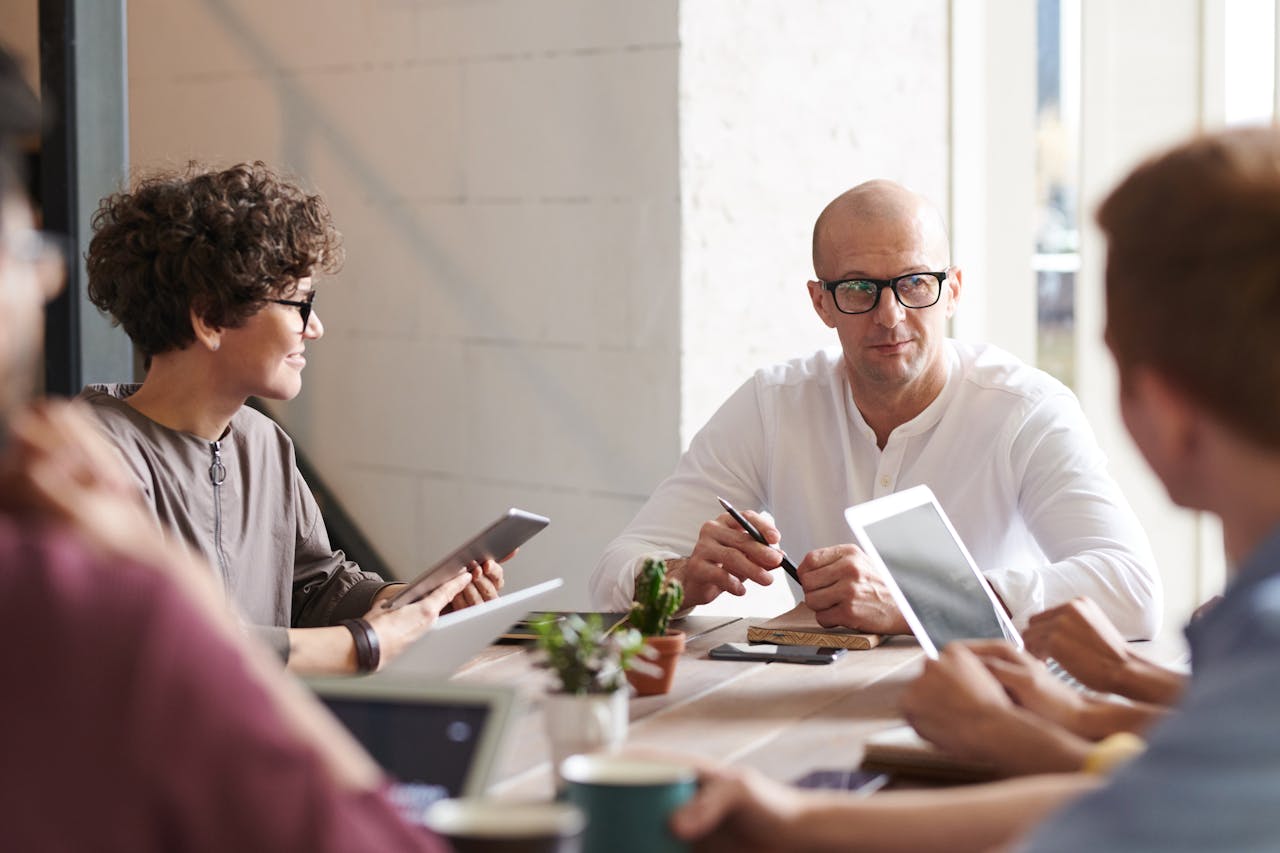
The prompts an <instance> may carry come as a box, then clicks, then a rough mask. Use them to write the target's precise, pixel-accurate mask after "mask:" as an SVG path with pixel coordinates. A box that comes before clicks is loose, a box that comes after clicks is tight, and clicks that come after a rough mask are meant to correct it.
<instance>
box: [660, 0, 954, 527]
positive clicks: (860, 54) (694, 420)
mask: <svg viewBox="0 0 1280 853" xmlns="http://www.w3.org/2000/svg"><path fill="white" fill-rule="evenodd" d="M947 25H948V18H947V4H946V2H945V0H901V2H895V3H850V2H847V0H800V2H785V3H783V2H777V0H685V2H683V3H681V4H680V42H681V57H680V183H681V198H682V211H683V220H682V240H681V253H682V257H681V268H682V273H681V279H682V282H683V290H682V294H681V309H682V323H681V327H682V333H681V352H682V370H681V378H682V385H683V388H682V398H681V399H682V403H681V412H682V414H681V427H680V429H681V438H682V442H683V443H684V444H687V443H688V440H689V439H690V438H691V437H692V435H693V433H694V432H696V431H697V430H698V428H699V427H701V425H702V424H703V423H705V422H706V420H707V418H708V416H710V414H711V413H712V412H713V411H715V409H716V408H717V407H718V406H719V404H720V403H721V402H722V401H723V400H724V399H725V398H726V397H727V396H728V395H729V393H730V392H731V391H732V390H733V389H734V388H736V387H737V386H738V385H740V384H741V383H742V382H743V380H745V379H746V378H747V377H748V376H749V375H750V374H751V373H752V372H753V371H754V370H755V369H756V368H758V367H761V366H763V365H766V364H770V363H772V362H775V361H779V360H782V359H785V358H789V357H791V356H794V355H797V354H802V353H808V352H812V351H813V350H815V349H817V348H818V347H821V346H827V345H830V344H835V343H836V342H837V341H836V337H835V333H834V332H832V331H830V330H829V329H827V328H826V327H825V326H824V325H823V324H822V322H821V321H820V320H819V319H818V317H817V316H816V315H815V314H814V312H813V308H812V306H811V305H810V303H809V297H808V293H807V290H806V288H805V282H807V281H808V280H809V279H810V278H812V277H813V263H812V259H811V251H810V247H811V238H812V232H813V222H814V220H815V219H817V216H818V214H819V212H821V210H822V208H823V207H824V206H826V204H827V202H829V201H830V200H831V199H832V198H834V197H835V196H837V195H839V194H840V193H841V192H843V191H844V190H846V189H848V188H850V187H852V186H854V185H856V184H858V183H861V182H862V181H865V180H869V179H871V178H891V179H893V180H896V181H899V182H902V183H904V184H906V185H908V186H910V187H912V188H913V189H916V190H918V191H919V192H922V193H924V194H925V195H926V196H928V197H930V198H931V199H933V200H934V201H935V202H936V203H937V204H938V205H939V207H941V208H942V209H944V210H945V209H946V207H947V190H948V165H949V164H948V157H949V153H948V152H949V145H948V143H949V139H948V136H949V134H948V126H947V121H946V117H947V115H948V70H947V60H948V28H947ZM708 517H710V516H708Z"/></svg>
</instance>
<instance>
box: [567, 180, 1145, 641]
mask: <svg viewBox="0 0 1280 853" xmlns="http://www.w3.org/2000/svg"><path fill="white" fill-rule="evenodd" d="M813 267H814V274H815V279H814V280H812V281H810V282H809V283H808V294H809V300H810V301H811V302H812V304H813V309H814V311H815V312H816V313H817V315H818V317H819V318H820V319H821V320H822V322H823V323H824V324H826V326H827V327H828V328H831V329H835V331H836V335H837V336H838V338H839V340H840V346H839V347H832V348H830V349H824V350H819V351H818V352H815V353H813V354H812V355H809V356H807V357H804V358H799V359H794V360H792V361H788V362H785V363H782V364H777V365H774V366H772V367H767V368H764V369H763V370H760V371H759V372H757V373H756V374H755V376H753V377H752V378H751V379H750V380H748V381H747V382H746V383H745V384H744V385H743V386H742V387H741V388H739V389H738V390H737V391H736V392H735V393H734V394H733V395H732V396H731V397H730V398H729V399H728V400H727V401H726V402H725V403H724V405H722V406H721V408H720V409H719V411H717V412H716V413H715V414H714V415H713V416H712V418H711V420H710V421H709V422H708V423H707V425H706V426H705V427H704V428H703V429H702V430H701V431H700V432H699V433H698V434H697V435H696V436H694V439H693V441H692V443H691V444H690V446H689V449H688V451H687V452H686V453H685V454H684V456H683V457H682V458H681V459H680V462H679V464H678V465H677V466H676V470H675V472H674V473H672V475H671V476H670V477H668V478H667V479H666V480H665V481H664V482H663V483H661V484H660V485H659V486H658V488H657V490H656V491H655V492H654V493H653V495H652V496H651V497H650V499H649V501H648V502H647V503H646V504H645V505H644V507H643V508H641V510H640V512H639V513H638V514H637V515H636V517H635V518H634V519H633V520H632V522H631V523H630V524H629V525H628V526H627V528H626V530H624V531H623V533H622V534H621V535H620V536H619V537H618V538H617V539H615V540H614V541H613V542H612V543H610V545H609V546H608V547H607V548H606V550H605V553H604V555H603V556H602V558H601V560H600V562H599V564H598V565H597V566H596V569H595V572H594V573H593V574H592V578H591V593H592V597H593V600H594V602H595V604H596V605H597V606H599V607H602V608H606V609H613V610H620V609H625V607H626V606H627V603H628V602H629V601H630V600H631V598H632V594H633V590H634V585H635V577H636V574H637V572H638V570H639V568H640V566H641V565H642V564H643V562H644V559H645V558H649V557H654V558H657V557H661V558H663V559H666V560H667V561H668V565H669V567H670V570H671V574H672V575H673V576H674V577H676V578H679V579H680V580H681V581H682V582H683V583H684V585H685V601H686V605H692V606H698V605H701V606H702V608H703V610H704V611H707V612H732V613H737V614H740V615H752V616H770V615H775V614H777V613H780V612H782V611H784V610H787V609H789V608H791V607H792V606H794V604H795V602H796V600H797V599H799V598H801V597H803V600H804V602H805V603H806V604H807V605H808V606H809V607H810V608H812V609H813V611H814V612H815V614H816V615H817V619H818V622H819V623H820V624H822V625H824V626H828V627H837V626H843V627H847V628H853V629H856V630H862V631H870V632H875V633H907V632H908V627H907V625H906V623H905V621H904V620H903V617H902V614H901V613H900V612H899V611H898V608H897V606H896V605H895V604H894V602H893V599H892V597H891V596H890V595H889V592H888V590H887V588H886V587H885V585H884V582H883V581H882V580H881V578H880V577H879V575H878V574H877V572H876V570H875V569H874V568H873V567H872V566H871V565H870V562H869V561H868V559H867V558H866V555H865V554H863V553H862V552H861V551H860V550H859V549H858V547H857V546H856V545H854V544H852V543H851V542H850V541H849V540H850V539H851V538H852V536H851V534H850V531H849V528H848V525H847V524H846V522H845V519H844V510H845V508H846V507H848V506H852V505H853V504H857V503H861V502H863V501H866V500H870V499H871V498H875V497H880V496H881V495H886V494H889V493H891V492H896V491H900V490H902V489H905V488H908V487H910V486H914V485H918V484H922V483H923V484H927V485H928V486H930V487H931V488H932V489H933V491H934V493H935V494H936V495H937V496H938V499H939V501H940V502H941V504H942V506H943V508H944V509H945V510H946V512H947V514H948V515H949V516H950V517H951V519H952V522H953V523H954V524H955V526H956V529H957V531H958V532H959V534H960V536H961V538H962V539H963V540H964V542H965V544H966V545H967V546H968V548H969V551H970V553H971V554H972V555H973V557H974V560H975V561H976V562H977V564H978V566H979V567H980V568H981V569H982V570H983V572H984V573H985V574H986V576H987V578H988V579H989V580H990V581H991V583H992V585H993V586H994V588H995V590H996V592H997V594H998V595H999V596H1000V598H1001V600H1002V601H1003V603H1004V605H1005V606H1006V608H1008V610H1009V611H1010V613H1011V614H1012V615H1013V616H1014V618H1015V621H1017V622H1025V620H1026V619H1027V618H1028V617H1030V616H1031V615H1032V614H1034V613H1037V612H1039V611H1041V610H1044V609H1045V608H1047V607H1051V606H1054V605H1057V604H1061V603H1063V602H1065V601H1068V600H1070V599H1071V598H1073V597H1075V596H1079V595H1087V596H1089V597H1090V598H1092V599H1094V600H1095V601H1096V602H1097V603H1098V604H1099V605H1100V606H1101V608H1102V609H1103V611H1104V612H1105V613H1106V614H1107V616H1108V617H1110V618H1111V620H1112V621H1113V622H1114V623H1115V624H1116V626H1117V627H1119V628H1120V630H1121V631H1122V632H1123V633H1124V635H1125V636H1126V637H1129V638H1131V639H1138V638H1146V637H1151V636H1153V635H1154V634H1155V632H1156V631H1157V630H1158V627H1159V621H1160V610H1161V586H1160V579H1159V575H1158V574H1157V572H1156V570H1155V566H1154V560H1153V558H1152V555H1151V549H1150V545H1149V543H1148V542H1147V539H1146V536H1145V534H1144V533H1143V531H1142V528H1141V526H1140V525H1139V524H1138V521H1137V519H1136V518H1135V517H1134V514H1133V512H1132V510H1131V509H1130V508H1129V506H1128V505H1127V503H1126V502H1125V500H1124V497H1123V496H1122V495H1121V493H1120V490H1119V488H1118V487H1117V486H1116V484H1115V482H1114V481H1113V480H1112V479H1111V477H1110V476H1109V475H1108V474H1107V472H1106V462H1105V459H1104V457H1103V454H1102V452H1101V450H1100V449H1099V447H1098V445H1097V442H1096V440H1095V439H1094V437H1093V434H1092V432H1091V431H1090V429H1089V426H1088V424H1087V422H1086V421H1085V418H1084V415H1083V413H1082V412H1081V410H1080V406H1079V403H1078V402H1077V401H1076V399H1075V397H1074V395H1073V394H1072V393H1071V391H1070V390H1069V389H1067V388H1066V387H1065V386H1064V385H1062V383H1060V382H1058V381H1057V380H1055V379H1053V378H1052V377H1051V376H1049V375H1048V374H1046V373H1043V372H1041V371H1039V370H1036V369H1035V368H1032V367H1029V366H1028V365H1025V364H1023V363H1022V362H1020V361H1018V360H1017V359H1016V358H1014V357H1013V356H1012V355H1010V354H1009V353H1007V352H1004V351H1002V350H1000V349H998V348H996V347H993V346H987V345H982V344H971V343H963V342H960V341H956V340H951V339H948V338H947V337H946V324H947V320H948V318H950V317H951V316H952V315H953V314H954V313H955V311H956V308H957V305H958V303H959V299H960V294H961V290H962V284H963V276H962V274H961V271H960V268H959V267H957V266H955V265H953V264H951V262H950V244H949V241H948V238H947V233H946V229H945V226H944V224H943V220H942V216H941V215H940V214H939V212H938V211H937V209H936V208H934V207H933V206H932V205H931V204H929V202H928V201H926V200H925V199H923V198H921V197H920V196H918V195H916V194H915V193H912V192H910V191H908V190H907V189H905V188H903V187H901V186H898V185H897V184H894V183H892V182H889V181H871V182H868V183H865V184H861V185H859V186H857V187H854V188H853V189H851V190H849V191H848V192H846V193H844V194H842V195H840V196H839V197H838V198H836V199H835V200H834V201H832V202H831V203H830V204H829V205H827V207H826V209H825V210H823V211H822V214H821V215H820V216H819V217H818V220H817V222H816V223H815V225H814V232H813ZM717 495H720V496H723V497H724V498H726V499H727V500H728V501H729V502H730V503H732V504H734V505H735V506H736V507H737V508H739V509H741V510H747V513H746V515H747V517H748V518H749V519H750V520H751V521H753V522H754V523H755V524H756V525H757V527H758V528H759V529H760V531H761V532H762V533H763V534H764V535H765V537H766V538H767V539H768V540H769V541H770V542H773V543H778V542H780V540H781V537H782V535H783V534H785V536H786V541H785V542H781V544H782V545H783V546H784V547H785V548H786V550H787V551H788V553H789V554H790V555H791V557H792V559H796V558H797V557H802V559H800V562H799V563H798V565H797V574H798V575H799V579H800V584H799V586H797V585H795V584H794V583H791V582H789V581H788V579H787V578H786V576H785V575H784V574H783V573H782V572H781V571H779V570H778V566H779V563H780V561H781V554H780V553H779V552H778V550H776V549H774V548H768V547H765V546H763V545H760V544H758V543H756V542H754V541H753V540H752V539H751V538H750V537H749V536H748V535H747V534H746V533H745V532H744V531H743V530H742V528H740V527H739V526H738V525H737V524H736V523H734V521H733V520H732V519H731V518H730V517H729V516H728V515H719V516H715V517H711V512H710V511H712V510H715V509H716V508H717V507H718V505H717V503H716V496H717ZM756 510H758V511H760V512H759V513H757V512H755V511H756ZM708 518H710V520H706V519H708ZM726 593H727V594H726Z"/></svg>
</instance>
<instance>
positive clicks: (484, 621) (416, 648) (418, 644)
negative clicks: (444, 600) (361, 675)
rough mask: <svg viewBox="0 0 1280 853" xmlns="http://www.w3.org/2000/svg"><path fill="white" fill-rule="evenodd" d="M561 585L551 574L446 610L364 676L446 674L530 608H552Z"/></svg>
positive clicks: (446, 675) (377, 677)
mask: <svg viewBox="0 0 1280 853" xmlns="http://www.w3.org/2000/svg"><path fill="white" fill-rule="evenodd" d="M563 585H564V581H563V580H561V579H560V578H553V579H551V580H549V581H543V582H542V583H540V584H535V585H534V586H531V587H529V588H527V589H522V590H518V591H516V592H507V593H503V594H502V595H500V596H498V597H497V598H495V599H493V600H492V601H485V602H482V603H481V604H476V605H472V606H471V607H464V608H462V609H461V610H455V611H453V612H452V613H446V614H444V615H443V616H441V617H440V618H439V619H438V620H436V624H435V625H433V626H432V628H431V630H430V631H427V632H426V633H425V634H423V635H422V636H421V637H419V638H418V639H416V640H414V641H413V643H412V644H410V646H409V648H407V649H405V650H404V651H403V652H401V653H400V654H399V655H398V656H397V657H396V658H394V659H393V660H391V661H390V662H388V663H387V665H386V666H385V667H383V669H382V671H381V672H378V673H376V674H374V675H369V676H366V678H367V679H375V680H376V679H379V678H382V677H383V676H384V675H386V676H387V677H389V678H396V677H399V676H401V675H412V676H415V677H419V678H421V677H425V676H429V677H435V678H448V677H449V676H450V675H452V674H453V673H454V672H456V671H457V669H458V667H460V666H462V665H463V664H464V663H466V662H467V661H469V660H471V658H473V657H475V655H476V653H477V652H479V651H480V650H481V649H483V648H484V647H485V646H487V645H489V644H490V643H492V642H493V641H494V640H496V639H497V638H498V637H500V636H502V635H503V634H504V633H506V632H507V630H508V629H509V628H510V627H511V626H512V625H514V624H516V623H517V622H519V621H520V620H521V619H522V618H523V617H524V616H526V615H527V614H528V613H529V611H531V610H549V609H551V608H549V607H548V604H549V603H550V601H549V599H550V597H551V594H552V593H554V592H555V591H556V590H558V589H560V587H561V586H563Z"/></svg>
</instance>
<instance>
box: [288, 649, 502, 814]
mask: <svg viewBox="0 0 1280 853" xmlns="http://www.w3.org/2000/svg"><path fill="white" fill-rule="evenodd" d="M305 683H306V685H307V686H308V687H309V688H311V691H312V692H313V693H315V694H316V696H317V697H318V698H319V699H320V700H321V704H323V700H324V699H327V698H332V699H349V700H356V701H375V702H376V701H389V702H407V703H413V702H421V703H423V704H431V705H435V706H440V705H481V704H483V705H485V706H487V707H488V708H489V714H488V716H487V717H486V718H485V723H484V729H483V731H482V732H481V733H480V740H479V742H478V743H477V744H476V747H475V751H474V752H473V753H472V758H471V763H470V766H468V767H467V774H466V778H465V779H464V780H463V783H462V796H466V797H479V796H482V795H483V794H484V793H485V791H486V789H487V788H488V787H489V784H490V782H491V780H492V779H493V776H494V771H495V770H496V769H497V766H498V760H499V759H500V758H501V757H502V750H503V748H504V746H505V744H506V741H507V738H508V734H509V733H510V731H511V729H512V728H513V724H514V721H515V714H516V710H517V708H518V707H520V705H519V701H520V700H519V696H518V694H517V691H516V690H515V689H514V688H510V687H501V686H495V685H479V684H457V683H455V682H449V681H433V680H423V679H422V678H411V677H407V676H396V675H392V674H390V673H382V674H379V677H378V678H376V679H373V678H334V677H329V678H307V679H305ZM325 710H326V711H328V708H326V709H325ZM330 713H331V714H332V712H330ZM335 722H336V723H337V725H339V726H341V727H342V730H343V731H344V732H347V733H348V734H350V735H351V739H352V740H353V741H355V742H356V743H359V739H358V738H356V736H355V735H354V734H352V733H350V732H349V731H348V729H347V727H346V726H345V725H343V724H342V722H341V721H339V720H336V718H335ZM360 748H361V749H362V750H363V751H364V752H365V753H366V754H368V750H367V749H365V746H364V744H360ZM370 757H371V758H372V756H370Z"/></svg>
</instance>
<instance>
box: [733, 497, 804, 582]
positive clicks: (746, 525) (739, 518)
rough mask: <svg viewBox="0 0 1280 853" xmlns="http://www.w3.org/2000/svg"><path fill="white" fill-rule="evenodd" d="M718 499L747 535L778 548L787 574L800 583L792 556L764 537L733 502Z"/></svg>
mask: <svg viewBox="0 0 1280 853" xmlns="http://www.w3.org/2000/svg"><path fill="white" fill-rule="evenodd" d="M716 500H718V501H720V506H722V507H724V511H725V512H727V513H729V515H731V516H733V520H734V521H736V522H738V524H739V525H741V526H742V529H743V530H745V531H747V535H749V536H750V537H751V538H752V539H754V540H756V541H757V542H759V543H760V544H761V545H766V546H768V547H770V548H773V549H775V550H777V551H778V552H779V553H781V554H782V568H783V569H785V570H786V572H787V574H789V575H791V579H792V580H793V581H795V582H796V583H800V576H799V575H798V574H796V564H795V563H793V562H791V558H790V557H788V556H787V552H786V551H783V550H782V549H781V548H779V547H778V546H777V545H770V544H769V540H768V539H765V538H764V534H763V533H761V532H760V531H759V530H756V526H755V525H754V524H752V523H751V522H749V521H747V518H746V516H744V515H743V514H742V513H740V512H738V511H737V510H736V509H734V508H733V504H731V503H729V502H728V501H727V500H725V499H724V498H722V497H719V496H718V495H717V496H716Z"/></svg>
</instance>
